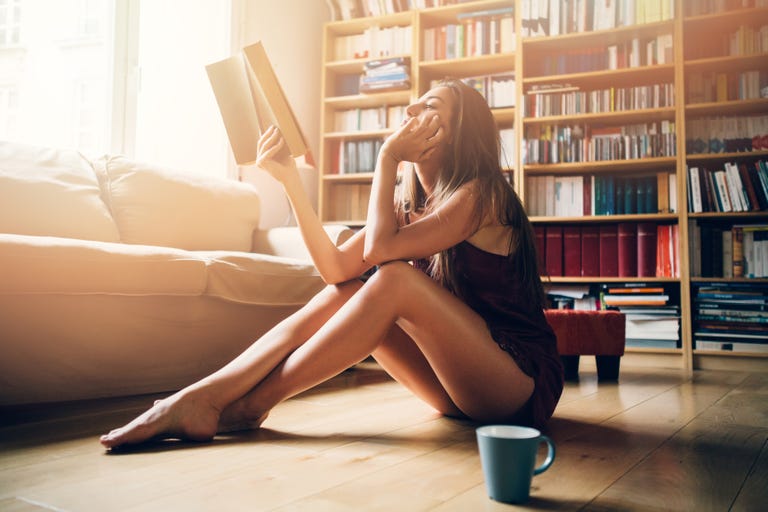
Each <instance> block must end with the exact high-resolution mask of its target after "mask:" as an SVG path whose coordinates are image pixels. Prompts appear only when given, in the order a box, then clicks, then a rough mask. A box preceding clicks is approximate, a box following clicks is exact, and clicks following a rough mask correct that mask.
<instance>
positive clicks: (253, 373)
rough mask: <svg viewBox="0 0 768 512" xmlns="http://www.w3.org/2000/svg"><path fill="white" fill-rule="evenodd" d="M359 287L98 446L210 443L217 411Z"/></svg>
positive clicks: (308, 311) (320, 300)
mask: <svg viewBox="0 0 768 512" xmlns="http://www.w3.org/2000/svg"><path fill="white" fill-rule="evenodd" d="M361 285H362V283H360V282H357V281H352V282H349V283H345V284H342V285H339V286H329V287H327V288H326V289H325V290H323V291H321V292H320V293H319V294H318V295H316V296H315V297H314V298H313V299H312V300H310V302H309V303H307V304H306V305H305V306H304V307H303V308H301V309H300V310H299V311H297V312H296V313H294V314H293V315H291V316H290V317H288V318H286V319H285V320H283V321H282V322H280V323H279V324H278V325H276V326H275V327H274V328H272V329H271V330H270V331H269V332H267V333H266V334H265V335H264V336H262V337H261V338H260V339H259V340H258V341H257V342H255V343H254V344H253V345H251V346H250V347H249V348H248V349H246V350H245V351H244V352H243V353H242V354H241V355H239V356H238V357H237V358H235V359H234V360H232V361H231V362H230V363H228V364H227V365H226V366H224V367H223V368H221V369H220V370H218V371H216V372H215V373H213V374H211V375H210V376H208V377H205V378H204V379H202V380H200V381H198V382H196V383H194V384H192V385H190V386H188V387H187V388H185V389H183V390H181V391H179V392H178V393H175V394H174V395H172V396H170V397H168V398H167V399H165V400H161V401H158V402H156V403H155V405H154V406H153V407H152V408H151V409H149V410H148V411H146V412H145V413H144V414H142V415H140V416H138V417H137V418H136V419H134V420H133V421H131V422H130V423H128V424H127V425H125V426H123V427H121V428H118V429H115V430H113V431H111V432H110V433H109V434H107V435H105V436H102V438H101V443H102V444H103V445H104V446H106V447H108V448H111V447H114V446H118V445H122V444H132V443H139V442H142V441H146V440H148V439H150V438H154V437H158V436H164V437H181V438H184V439H191V440H208V439H210V438H212V437H213V436H214V434H215V433H216V431H217V429H218V424H219V419H220V414H221V411H222V410H224V409H225V408H226V406H228V405H229V404H230V403H232V402H234V401H236V400H237V399H238V398H240V397H241V396H242V395H244V394H245V393H247V392H248V391H249V390H250V389H252V388H253V387H254V386H256V385H257V384H258V383H259V381H261V380H262V379H263V378H264V377H266V376H267V375H268V374H269V373H270V372H271V371H272V370H273V369H274V368H275V367H276V366H277V365H278V364H279V363H280V362H281V361H282V360H283V359H285V357H286V356H287V355H288V354H289V353H290V352H292V351H293V350H295V349H296V347H298V346H299V345H301V344H302V343H304V342H305V341H306V340H307V339H308V338H309V337H310V336H311V335H312V334H314V332H315V331H317V330H318V329H319V327H320V326H321V325H323V324H324V323H325V322H327V321H328V319H329V318H331V316H333V314H334V313H335V312H336V311H337V310H338V309H339V308H340V307H341V306H342V305H343V304H344V302H346V301H347V300H348V299H349V297H351V296H352V295H353V294H354V293H355V292H356V291H357V290H358V289H359V288H360V286H361Z"/></svg>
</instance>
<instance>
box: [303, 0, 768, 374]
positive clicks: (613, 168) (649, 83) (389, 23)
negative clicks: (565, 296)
mask: <svg viewBox="0 0 768 512" xmlns="http://www.w3.org/2000/svg"><path fill="white" fill-rule="evenodd" d="M526 3H527V5H526ZM536 3H537V2H536V0H506V1H501V0H482V1H470V2H462V3H456V4H451V5H445V6H439V7H432V8H428V9H422V10H415V11H407V12H401V13H396V14H389V15H386V16H381V17H371V18H359V19H353V20H347V21H337V22H332V23H329V24H327V25H326V27H325V37H324V42H323V48H324V49H323V55H324V62H323V64H322V71H321V73H322V80H323V89H322V95H323V100H322V105H323V112H322V115H321V118H322V130H321V131H322V135H321V137H322V140H321V152H320V153H321V155H320V162H319V165H318V167H319V169H320V214H321V217H322V219H323V221H324V222H332V223H346V224H349V225H353V226H363V225H364V224H365V215H366V211H365V209H364V207H365V206H366V205H367V197H365V198H363V197H361V194H366V193H367V190H369V187H370V183H371V181H372V174H371V173H353V174H339V173H338V170H337V169H334V168H333V162H334V157H333V152H334V148H337V147H338V144H340V143H344V142H346V141H356V140H365V139H370V138H384V137H386V136H387V135H388V134H389V133H391V131H392V130H393V127H385V128H381V129H375V130H364V131H351V132H350V131H339V130H336V129H335V128H334V125H333V117H334V113H335V112H337V111H340V110H344V109H356V108H373V107H378V106H387V105H407V104H408V103H409V102H411V101H413V100H415V99H416V98H418V97H419V96H420V95H421V94H423V93H424V92H426V91H427V90H428V89H429V88H430V85H431V83H432V81H433V80H438V79H441V78H443V77H445V76H453V77H458V78H464V77H474V76H481V75H498V74H502V73H514V75H515V90H516V99H515V105H514V106H505V107H504V108H498V109H494V115H495V117H496V120H497V123H498V124H499V126H500V128H514V130H515V140H514V148H513V150H514V155H515V156H514V160H513V162H512V164H511V166H510V167H509V168H508V169H507V172H509V173H510V180H511V181H512V183H513V184H514V186H515V187H516V190H517V191H518V194H519V195H520V196H521V198H522V199H523V201H524V203H526V204H528V203H529V202H530V200H531V199H532V196H531V194H532V193H533V192H532V190H528V189H527V182H528V178H534V177H537V176H538V177H542V176H553V175H554V176H557V177H569V176H570V177H578V176H584V177H593V176H594V177H603V176H614V177H617V178H623V177H628V178H634V177H637V178H642V177H648V178H650V177H653V176H659V175H661V174H662V173H673V181H674V192H673V193H674V194H676V195H675V197H674V202H675V203H676V205H677V209H676V210H675V211H674V212H667V211H665V212H644V213H632V214H624V213H621V214H613V215H581V216H574V217H570V216H569V217H564V216H549V215H547V216H542V215H532V216H531V221H532V222H533V223H534V226H548V225H563V226H573V225H581V226H590V225H598V224H600V225H601V224H619V223H633V222H637V223H640V222H642V223H647V222H651V223H655V224H657V225H660V226H676V227H677V230H678V233H679V235H678V241H677V258H678V259H679V261H678V268H679V274H678V275H675V276H666V277H651V278H648V277H642V278H641V277H633V278H628V277H607V276H602V277H572V276H571V277H565V276H553V277H551V278H549V279H548V282H551V283H556V284H595V285H597V284H603V283H608V284H610V283H627V282H630V283H631V282H637V283H641V282H642V283H659V284H662V285H664V286H665V287H669V289H670V290H672V292H673V295H674V296H675V298H679V307H680V314H681V318H680V320H681V321H680V324H681V326H680V347H679V348H675V349H665V348H648V349H640V348H633V349H631V350H629V352H630V353H631V354H632V355H633V359H634V360H638V361H643V362H648V364H654V365H657V364H661V365H672V366H676V367H680V368H684V369H687V370H692V369H693V368H697V367H702V368H720V367H724V368H740V367H744V368H750V369H755V368H756V367H759V368H761V369H766V368H768V357H765V356H764V355H755V354H752V353H746V354H743V353H736V354H733V353H719V352H711V351H704V350H698V349H696V348H695V347H694V342H693V331H694V314H695V306H694V293H695V290H696V288H697V287H698V286H700V284H701V283H711V282H722V283H734V282H746V283H758V282H766V281H768V279H734V278H717V279H716V280H714V281H713V279H715V278H702V277H699V276H695V275H692V260H691V258H692V257H694V256H695V255H693V254H691V247H690V243H691V240H692V237H690V233H689V229H696V226H697V225H701V223H707V222H709V223H717V224H718V225H721V224H724V225H733V224H758V223H759V224H764V223H766V222H768V212H766V211H757V212H729V213H721V212H701V213H689V204H688V192H687V191H688V180H689V176H688V167H689V166H691V165H698V166H707V165H712V166H716V165H722V164H724V163H725V162H731V161H744V160H747V161H754V160H755V159H763V160H765V159H766V158H768V149H762V150H757V151H752V152H749V153H746V154H745V153H743V152H735V151H729V152H719V153H693V152H690V151H689V148H687V147H686V137H687V134H688V135H690V134H691V133H693V132H694V131H695V129H696V126H697V123H699V122H700V120H702V119H707V118H710V117H738V118H745V117H749V116H761V115H762V116H765V115H768V98H763V97H759V96H758V97H749V98H735V97H728V98H722V97H719V98H714V99H709V98H707V97H706V96H704V95H700V97H695V96H696V95H695V94H693V93H694V90H693V87H694V85H693V84H695V83H698V82H696V80H699V77H700V76H702V77H708V76H709V74H712V73H728V74H735V75H739V74H742V73H748V72H750V71H753V70H762V71H765V70H766V69H768V52H762V53H754V52H747V53H744V52H742V53H739V54H736V55H730V54H728V52H726V51H723V49H722V44H721V40H722V38H723V37H727V35H728V34H730V33H731V32H735V31H739V30H742V31H743V27H760V26H762V25H766V24H768V9H767V8H754V7H747V8H743V9H735V10H729V11H726V12H717V13H706V12H699V11H700V9H701V6H702V5H703V4H701V3H699V2H697V1H696V0H679V1H677V2H666V1H662V2H660V3H659V5H661V6H662V10H661V11H660V12H661V14H659V13H656V14H657V15H660V16H661V17H664V16H666V17H667V18H666V19H659V18H656V19H653V20H646V21H647V22H641V21H642V20H635V21H634V22H633V23H630V24H626V25H621V24H619V25H617V26H615V27H612V28H603V29H599V30H582V31H580V32H578V31H572V32H569V33H563V32H562V31H561V32H560V33H559V34H557V35H552V36H549V35H540V34H537V35H531V34H532V33H533V32H534V30H533V29H531V25H530V24H529V23H528V21H527V20H524V19H523V13H525V12H527V9H528V7H531V5H533V4H536ZM550 5H553V3H552V2H550ZM554 5H558V3H554ZM559 5H562V4H559ZM671 6H674V12H672V11H670V10H669V9H668V8H669V7H671ZM509 7H512V8H513V9H514V13H515V15H514V32H515V34H514V49H513V50H512V51H507V52H503V53H494V54H491V53H486V54H481V55H474V56H459V57H457V58H434V59H426V58H424V57H425V51H426V48H427V46H428V45H429V44H431V43H430V42H429V41H428V40H427V37H426V35H425V34H427V33H428V31H429V30H430V29H434V28H435V27H441V26H446V25H449V24H456V23H459V20H460V19H461V18H462V17H465V16H467V14H468V13H479V12H483V11H490V10H496V9H501V8H509ZM664 13H666V14H664ZM694 13H695V14H694ZM587 25H588V24H587ZM404 26H407V27H410V29H411V39H410V41H411V43H410V44H411V50H410V52H409V53H407V56H408V57H410V78H411V86H410V88H409V89H408V90H402V91H394V92H382V93H378V94H355V93H344V94H337V93H336V90H337V88H338V85H339V84H340V83H341V82H342V81H343V79H344V77H345V76H349V75H355V74H360V73H361V72H362V71H363V69H364V65H365V62H366V61H367V60H368V58H372V57H368V58H349V57H348V56H345V57H344V58H336V56H335V53H334V48H335V45H336V41H337V39H338V38H340V37H346V36H352V35H356V34H362V33H363V32H365V31H366V30H370V29H371V28H372V27H377V28H378V29H386V28H389V27H404ZM563 26H565V25H563ZM539 28H541V27H539ZM633 41H636V42H634V43H633ZM670 42H671V48H670V47H669V44H670ZM633 44H634V45H635V47H634V48H635V49H637V48H639V49H640V51H642V53H643V55H642V57H638V60H639V62H633V63H632V64H633V65H632V66H627V67H621V66H619V67H618V68H617V69H610V67H611V66H610V65H606V66H603V67H602V68H599V69H595V68H594V66H593V67H590V68H589V69H582V70H579V69H578V67H577V68H576V69H573V68H571V69H568V71H564V72H553V71H552V69H549V68H548V67H547V66H550V67H551V66H555V64H560V65H569V64H568V62H565V61H563V60H557V59H568V58H572V57H568V56H567V55H578V52H579V51H582V52H598V51H601V50H600V49H601V48H602V49H605V48H608V47H612V46H615V47H616V48H617V50H616V51H617V52H618V56H617V57H616V59H621V58H622V53H621V52H622V51H624V50H627V51H629V50H630V49H633V46H632V45H633ZM658 48H667V50H666V51H661V50H658ZM654 49H655V50H654ZM610 51H611V52H613V51H614V50H610ZM653 51H656V52H657V53H655V54H654V53H652V52H653ZM649 52H650V53H649ZM566 54H567V55H566ZM662 54H663V55H662ZM401 55H403V56H405V55H406V54H401ZM564 55H565V56H564ZM649 56H650V57H651V58H650V59H649V58H648V57H649ZM610 58H611V59H613V58H614V56H613V55H612V54H611V56H610ZM609 62H611V61H609ZM616 62H619V60H617V61H616ZM558 84H559V85H561V86H564V87H565V88H568V87H570V88H573V89H575V90H579V91H599V90H602V89H607V88H615V89H618V88H639V87H654V86H664V84H671V88H672V91H673V93H674V102H673V103H672V104H670V105H665V106H652V105H647V106H645V107H642V108H640V107H635V108H630V109H626V108H622V109H616V110H609V111H589V110H587V111H583V112H578V113H575V114H571V115H538V116H534V115H530V114H526V108H525V101H526V95H527V94H529V93H534V92H535V91H537V90H539V91H540V90H541V89H542V88H543V87H546V86H552V87H554V86H556V85H558ZM622 94H623V93H622ZM662 122H663V123H666V124H665V126H671V127H672V132H671V133H672V134H673V135H674V139H675V141H674V144H673V145H672V147H673V148H674V151H673V152H671V153H670V154H663V155H651V156H649V155H643V156H642V157H640V158H621V159H607V160H599V159H598V160H583V161H577V162H565V163H539V162H533V161H526V158H525V155H524V149H525V145H526V134H527V130H529V129H530V130H531V133H535V132H536V130H543V129H546V127H551V126H576V125H578V126H585V127H589V128H590V129H592V128H610V127H614V128H615V127H620V126H634V125H650V124H652V123H655V128H656V129H659V128H660V126H661V124H660V123H662ZM670 200H671V199H670Z"/></svg>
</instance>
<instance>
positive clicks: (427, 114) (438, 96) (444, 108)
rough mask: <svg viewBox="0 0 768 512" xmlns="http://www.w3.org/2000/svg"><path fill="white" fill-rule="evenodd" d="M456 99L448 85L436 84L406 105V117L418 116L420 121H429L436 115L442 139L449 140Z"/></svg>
mask: <svg viewBox="0 0 768 512" xmlns="http://www.w3.org/2000/svg"><path fill="white" fill-rule="evenodd" d="M455 102H456V99H455V97H454V95H453V93H452V92H451V90H450V89H449V88H448V87H444V86H438V87H435V88H434V89H431V90H430V91H428V92H427V93H426V94H425V95H424V96H422V97H421V98H419V99H418V101H416V103H412V104H410V105H408V107H407V109H406V113H407V114H408V116H407V118H408V119H410V118H412V117H420V118H421V121H422V122H427V121H429V120H430V119H431V118H432V116H434V115H437V116H438V118H439V119H440V126H441V127H442V129H443V133H444V140H445V141H450V140H451V136H452V135H451V120H452V119H453V111H454V106H455V105H454V104H455Z"/></svg>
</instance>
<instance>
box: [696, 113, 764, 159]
mask: <svg viewBox="0 0 768 512" xmlns="http://www.w3.org/2000/svg"><path fill="white" fill-rule="evenodd" d="M685 148H686V152H687V153H688V154H692V155H694V154H707V153H736V152H744V151H760V150H768V115H754V116H739V117H733V116H717V117H701V118H698V119H692V120H690V121H688V122H687V123H686V125H685Z"/></svg>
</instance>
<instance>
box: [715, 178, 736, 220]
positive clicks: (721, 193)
mask: <svg viewBox="0 0 768 512" xmlns="http://www.w3.org/2000/svg"><path fill="white" fill-rule="evenodd" d="M714 176H715V185H717V192H718V194H717V195H718V197H720V203H721V204H722V207H723V211H724V212H730V211H733V207H732V206H731V199H730V196H729V195H728V185H727V183H726V178H725V171H723V170H720V171H716V172H715V174H714Z"/></svg>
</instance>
